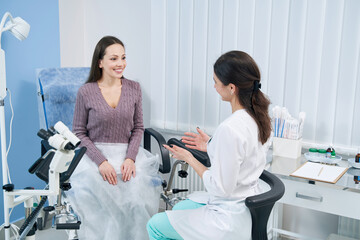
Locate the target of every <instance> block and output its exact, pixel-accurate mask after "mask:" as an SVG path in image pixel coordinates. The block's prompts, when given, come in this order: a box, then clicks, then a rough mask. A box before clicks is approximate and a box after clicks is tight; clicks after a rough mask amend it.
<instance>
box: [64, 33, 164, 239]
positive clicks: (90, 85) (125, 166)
mask: <svg viewBox="0 0 360 240" xmlns="http://www.w3.org/2000/svg"><path fill="white" fill-rule="evenodd" d="M126 65H127V63H126V55H125V48H124V44H123V43H122V42H121V41H120V40H119V39H117V38H116V37H113V36H106V37H103V38H102V39H101V40H100V41H99V42H98V43H97V45H96V47H95V50H94V54H93V58H92V63H91V69H90V74H89V78H88V80H87V82H86V83H85V84H84V85H83V86H82V87H81V88H80V89H79V91H78V93H77V98H76V105H75V111H74V120H73V132H74V133H75V134H76V136H77V137H79V138H80V140H81V146H85V147H86V148H87V152H86V155H85V156H84V157H83V159H82V160H81V161H80V163H79V165H78V167H77V168H76V170H75V172H74V174H73V176H72V177H71V185H72V189H71V190H70V192H69V198H70V202H71V205H72V206H73V208H74V211H75V212H76V213H77V214H78V215H80V217H81V222H82V223H81V225H80V230H79V237H80V239H86V240H89V239H96V240H99V239H109V240H112V239H135V240H136V239H138V240H143V239H147V238H148V237H147V232H146V222H147V221H148V220H149V219H150V217H151V216H152V215H153V214H155V213H156V212H157V211H158V207H159V194H160V191H161V186H159V184H157V185H156V184H155V185H154V184H153V183H154V182H159V181H154V178H155V179H156V178H159V176H158V169H159V163H158V157H155V156H153V155H151V154H150V153H149V152H147V151H146V150H144V149H143V148H139V146H140V142H141V139H142V135H143V132H144V126H143V114H142V96H141V88H140V84H139V83H137V82H135V81H131V80H129V79H127V78H125V77H124V76H123V73H124V70H125V68H126Z"/></svg>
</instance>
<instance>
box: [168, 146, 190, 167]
mask: <svg viewBox="0 0 360 240" xmlns="http://www.w3.org/2000/svg"><path fill="white" fill-rule="evenodd" d="M163 146H164V148H166V149H167V150H169V152H171V154H172V157H173V158H175V159H178V160H183V161H185V162H187V163H189V161H190V160H191V159H193V158H194V156H193V155H192V154H191V153H190V152H189V151H188V150H186V149H184V148H181V147H178V146H176V145H173V146H172V147H170V146H169V145H166V144H163Z"/></svg>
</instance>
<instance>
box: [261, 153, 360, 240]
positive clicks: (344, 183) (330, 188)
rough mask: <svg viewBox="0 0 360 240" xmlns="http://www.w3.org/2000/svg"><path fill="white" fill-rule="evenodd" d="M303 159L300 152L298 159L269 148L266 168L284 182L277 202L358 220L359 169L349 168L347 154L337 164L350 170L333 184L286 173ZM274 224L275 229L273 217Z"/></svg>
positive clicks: (303, 160) (359, 208) (359, 216)
mask: <svg viewBox="0 0 360 240" xmlns="http://www.w3.org/2000/svg"><path fill="white" fill-rule="evenodd" d="M344 158H345V159H344ZM304 162H306V159H305V157H304V156H303V155H302V156H301V157H300V158H298V159H289V158H283V157H277V156H272V151H271V150H270V151H269V153H268V156H267V163H268V164H267V168H268V170H269V171H270V172H272V173H274V174H275V175H277V176H278V177H279V178H280V179H281V180H282V181H283V183H284V184H285V194H284V196H283V197H282V198H281V199H280V200H279V202H280V203H283V204H288V205H291V206H295V207H302V208H307V209H311V210H316V211H321V212H324V213H330V214H335V215H338V216H343V217H348V218H354V219H358V220H360V207H359V203H360V184H359V183H356V182H355V181H354V175H355V176H356V175H357V176H360V169H355V168H351V166H350V165H348V162H347V157H343V160H342V161H341V162H340V163H338V165H339V166H343V167H349V170H348V171H347V172H346V173H345V174H344V175H343V176H342V177H341V178H340V179H339V180H338V181H337V183H335V184H331V183H324V182H319V181H309V180H306V179H302V178H297V177H291V176H289V175H290V174H291V173H292V172H293V171H295V170H296V169H297V168H298V167H299V166H300V165H302V164H303V163H304ZM274 215H276V214H274ZM274 225H275V226H274V227H275V231H276V229H277V227H278V226H277V224H276V220H275V222H274ZM280 232H281V231H280ZM293 236H295V237H296V236H297V235H296V234H295V235H293ZM297 237H299V236H297ZM310 239H311V238H310Z"/></svg>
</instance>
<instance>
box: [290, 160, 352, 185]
mask: <svg viewBox="0 0 360 240" xmlns="http://www.w3.org/2000/svg"><path fill="white" fill-rule="evenodd" d="M347 170H348V168H346V167H339V166H334V165H326V164H321V163H314V162H305V163H304V164H303V165H301V166H300V167H299V168H298V169H296V170H295V171H294V172H293V173H292V174H290V176H293V177H299V178H305V179H310V180H314V181H321V182H327V183H336V182H337V181H338V180H339V179H340V178H341V177H342V176H343V175H344V174H345V173H346V171H347Z"/></svg>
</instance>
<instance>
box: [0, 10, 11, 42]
mask: <svg viewBox="0 0 360 240" xmlns="http://www.w3.org/2000/svg"><path fill="white" fill-rule="evenodd" d="M8 17H9V18H10V21H11V22H12V23H13V22H14V20H13V17H12V16H11V13H9V12H6V13H5V14H4V16H3V17H2V19H1V23H0V48H1V34H2V32H5V31H7V30H9V29H10V28H11V27H13V26H11V27H7V28H4V25H5V22H6V19H7V18H8Z"/></svg>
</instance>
